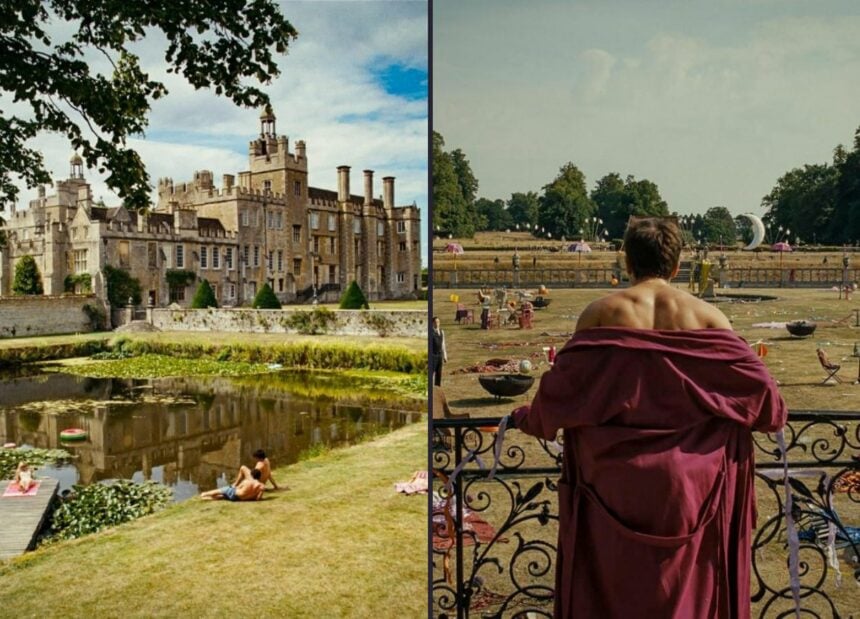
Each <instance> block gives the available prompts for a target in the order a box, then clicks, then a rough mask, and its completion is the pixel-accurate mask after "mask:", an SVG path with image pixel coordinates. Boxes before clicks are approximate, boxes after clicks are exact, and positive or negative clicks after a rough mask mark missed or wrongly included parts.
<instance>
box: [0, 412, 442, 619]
mask: <svg viewBox="0 0 860 619" xmlns="http://www.w3.org/2000/svg"><path fill="white" fill-rule="evenodd" d="M426 461H427V432H426V422H419V423H417V424H413V425H411V426H407V427H406V428H402V429H400V430H396V431H394V432H392V433H391V434H388V435H386V436H384V437H382V438H379V439H377V440H374V441H372V442H369V443H364V444H361V445H357V446H355V447H350V448H347V449H342V450H334V451H331V452H328V453H325V454H323V455H322V456H320V457H318V458H314V459H311V460H307V461H303V462H299V463H298V464H295V465H291V466H289V467H284V468H281V469H278V470H276V471H275V477H276V479H278V480H279V481H281V480H283V482H285V483H286V484H287V485H288V486H289V487H290V490H288V491H280V492H268V493H267V494H266V497H265V500H263V501H261V502H259V503H243V504H237V503H229V502H225V501H212V502H208V501H201V500H198V499H194V500H191V501H187V502H185V503H182V504H178V505H174V506H172V507H170V508H168V509H167V510H165V511H163V512H160V513H158V514H156V515H153V516H149V517H146V518H143V519H140V520H138V521H135V522H132V523H129V524H127V525H123V526H120V527H117V528H116V529H113V530H111V531H108V532H105V533H101V534H96V535H94V536H90V537H87V538H82V539H80V540H76V541H72V542H65V543H60V544H57V545H55V546H51V547H47V548H44V549H41V550H38V551H36V552H33V553H30V554H28V555H26V556H24V557H22V558H19V559H16V560H13V561H10V562H6V563H5V564H3V563H0V583H2V587H0V616H3V617H213V616H217V617H246V616H255V617H291V618H293V617H295V618H305V617H306V618H314V619H316V618H318V617H380V618H387V617H391V618H401V617H424V616H426V608H427V601H426V600H427V555H426V552H427V498H426V497H425V496H412V497H406V496H403V495H397V494H395V493H394V483H395V482H398V481H406V480H408V479H409V477H410V476H411V475H412V473H413V472H414V471H415V470H418V469H423V468H424V467H425V465H426Z"/></svg>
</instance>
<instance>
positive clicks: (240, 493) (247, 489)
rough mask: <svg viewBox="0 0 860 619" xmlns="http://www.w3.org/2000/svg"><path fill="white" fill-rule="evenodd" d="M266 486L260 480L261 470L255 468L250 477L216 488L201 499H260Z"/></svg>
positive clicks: (201, 496) (204, 494)
mask: <svg viewBox="0 0 860 619" xmlns="http://www.w3.org/2000/svg"><path fill="white" fill-rule="evenodd" d="M263 490H264V486H263V484H262V483H261V482H260V471H259V470H258V469H254V470H253V471H251V474H250V476H249V477H247V478H245V479H242V480H241V481H240V482H239V483H237V484H234V485H232V486H227V487H225V488H216V489H215V490H209V491H208V492H204V493H203V494H201V495H200V498H201V499H208V500H210V501H220V500H221V499H226V500H228V501H259V500H260V499H262V498H263Z"/></svg>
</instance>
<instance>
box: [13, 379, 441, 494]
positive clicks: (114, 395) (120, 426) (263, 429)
mask: <svg viewBox="0 0 860 619" xmlns="http://www.w3.org/2000/svg"><path fill="white" fill-rule="evenodd" d="M424 408H426V404H425V403H424V402H421V401H416V400H410V399H406V398H402V397H399V398H398V397H394V396H391V395H390V394H387V395H386V394H381V393H380V392H379V391H378V390H377V391H374V390H373V388H371V387H366V388H362V384H361V381H355V380H342V379H338V377H336V376H332V375H315V374H313V373H302V372H295V371H291V372H279V373H273V374H266V375H263V376H249V377H242V378H223V377H186V378H160V379H141V380H129V379H115V378H113V379H93V378H84V377H80V376H73V375H70V374H64V373H57V372H46V373H41V374H36V375H30V376H17V377H6V378H0V444H4V443H16V444H17V445H19V446H30V447H39V448H46V449H53V448H62V449H66V450H67V451H69V452H71V453H72V454H74V460H73V462H72V463H71V464H69V465H65V466H60V467H42V468H41V469H39V475H43V476H49V477H54V478H56V479H59V480H60V491H62V490H65V489H67V488H70V487H71V486H72V484H84V485H88V484H92V483H96V482H100V481H107V480H113V479H132V480H134V481H143V480H148V479H151V480H153V481H158V482H161V483H163V484H165V485H167V486H169V487H171V488H172V489H173V491H174V499H175V500H176V501H182V500H185V499H188V498H190V497H192V496H195V495H196V494H198V493H199V492H202V491H204V490H210V489H212V488H215V487H218V486H223V485H226V483H228V480H230V481H232V477H233V476H234V475H235V474H236V471H237V470H238V468H239V466H240V465H241V464H247V465H249V466H250V465H252V464H253V458H252V455H251V454H253V452H254V451H256V450H257V449H263V450H265V451H266V453H267V455H268V456H269V459H270V460H271V461H272V465H273V466H274V467H278V466H283V465H285V464H290V463H292V462H296V461H297V460H298V459H299V457H300V454H302V452H304V451H306V450H309V449H314V448H318V447H319V446H322V445H325V446H341V445H346V444H350V443H354V442H357V441H359V440H361V439H362V438H363V437H366V436H370V435H375V434H379V433H383V432H388V431H390V430H393V429H395V428H398V427H401V426H403V425H406V424H409V423H414V422H417V421H419V420H420V418H421V411H422V410H423V409H424ZM67 428H82V429H84V430H85V431H86V432H87V439H86V440H85V441H81V442H67V441H61V440H60V432H62V431H63V430H65V429H67ZM276 480H277V478H276ZM283 481H284V482H285V483H286V484H287V485H289V480H288V479H286V480H283Z"/></svg>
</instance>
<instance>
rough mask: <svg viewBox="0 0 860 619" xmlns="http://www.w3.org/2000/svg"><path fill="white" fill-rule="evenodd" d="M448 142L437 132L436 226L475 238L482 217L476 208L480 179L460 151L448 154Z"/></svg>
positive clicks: (435, 144) (435, 149)
mask: <svg viewBox="0 0 860 619" xmlns="http://www.w3.org/2000/svg"><path fill="white" fill-rule="evenodd" d="M444 147H445V139H444V138H443V137H442V135H441V134H439V133H436V132H435V131H434V132H433V162H432V163H433V227H434V228H435V229H436V230H438V231H439V232H442V233H447V234H451V235H453V236H458V237H471V236H473V235H474V234H475V231H476V230H478V228H479V224H480V217H479V216H478V214H477V212H476V211H475V208H474V201H475V195H476V193H477V191H478V179H477V178H475V176H474V174H473V173H472V169H471V166H470V165H469V160H468V159H466V155H465V154H464V153H463V151H461V150H460V149H457V150H455V151H454V152H453V153H448V152H446V151H445V149H444Z"/></svg>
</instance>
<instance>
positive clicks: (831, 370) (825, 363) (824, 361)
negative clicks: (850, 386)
mask: <svg viewBox="0 0 860 619" xmlns="http://www.w3.org/2000/svg"><path fill="white" fill-rule="evenodd" d="M816 352H817V353H818V362H819V363H820V364H821V367H822V368H823V369H824V371H825V372H827V378H825V379H824V380H823V381H821V384H822V385H826V384H827V381H828V380H830V379H831V378H834V379H836V382H837V383H842V382H845V381H843V380H842V379H841V378H840V377H839V376H837V373H838V372H839V370H840V369H842V366H841V365H837V364H835V363H832V362H831V361H830V360H829V359H828V358H827V353H826V352H824V349H823V348H819V349H818V350H817V351H816Z"/></svg>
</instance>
